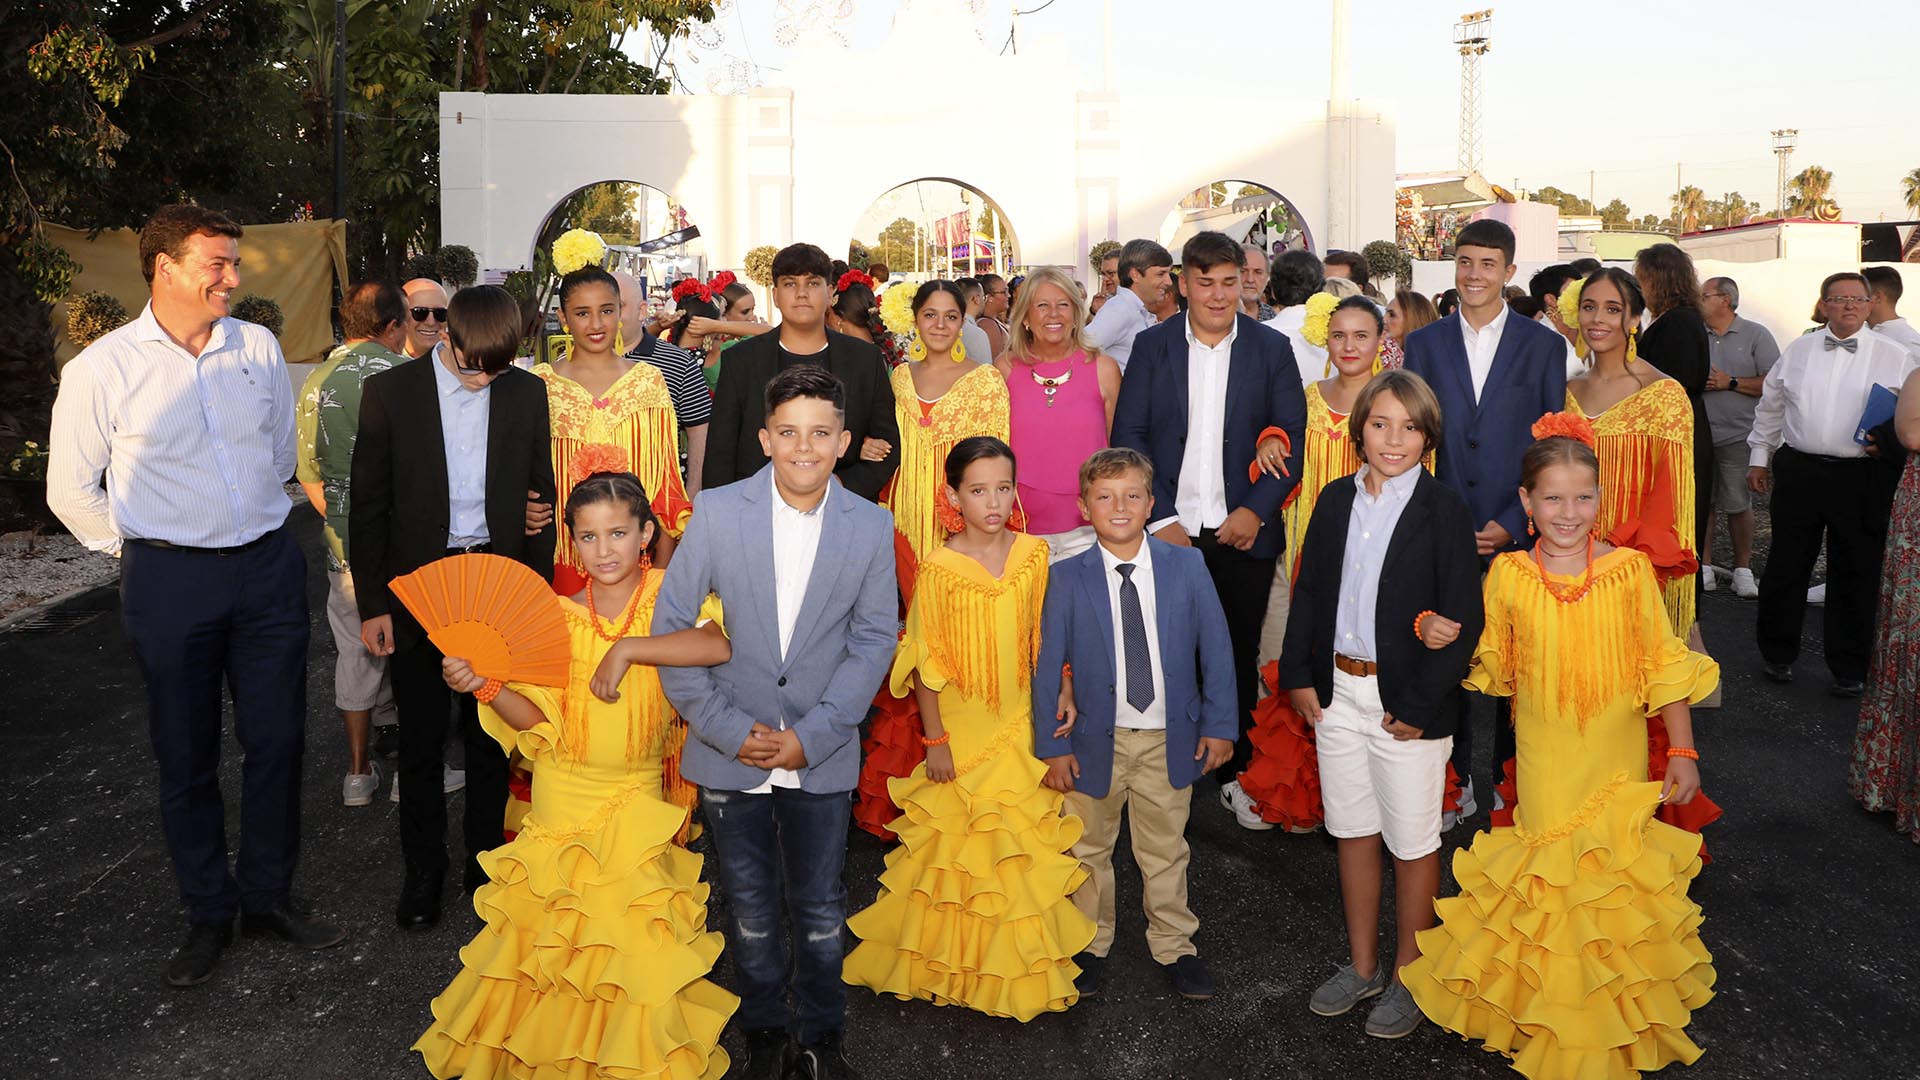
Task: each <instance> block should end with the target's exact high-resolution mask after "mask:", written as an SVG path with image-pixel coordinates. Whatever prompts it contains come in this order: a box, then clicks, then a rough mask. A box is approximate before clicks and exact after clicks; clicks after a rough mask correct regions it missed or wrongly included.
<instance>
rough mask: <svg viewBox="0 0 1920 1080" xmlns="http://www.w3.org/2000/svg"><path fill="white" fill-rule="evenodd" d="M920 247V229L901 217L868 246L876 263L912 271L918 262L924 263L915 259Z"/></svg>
mask: <svg viewBox="0 0 1920 1080" xmlns="http://www.w3.org/2000/svg"><path fill="white" fill-rule="evenodd" d="M919 245H920V237H919V229H917V228H916V227H915V226H914V224H913V222H912V221H909V220H908V219H906V218H903V217H901V218H894V219H893V220H892V221H891V222H889V223H888V224H887V226H886V228H883V229H881V230H880V236H879V238H878V239H877V240H875V241H874V242H873V243H871V244H868V245H867V251H868V252H870V253H871V255H872V257H873V260H874V261H875V262H883V263H886V264H887V266H888V267H889V268H891V269H893V270H912V269H913V268H914V266H915V265H917V262H919V261H923V260H916V259H915V258H914V255H915V252H916V250H917V249H918V248H919Z"/></svg>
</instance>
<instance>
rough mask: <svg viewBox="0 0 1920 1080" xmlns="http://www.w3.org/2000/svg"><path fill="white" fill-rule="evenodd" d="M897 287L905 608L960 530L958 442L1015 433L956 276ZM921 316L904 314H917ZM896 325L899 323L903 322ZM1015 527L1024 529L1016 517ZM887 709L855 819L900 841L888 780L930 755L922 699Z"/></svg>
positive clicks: (889, 313)
mask: <svg viewBox="0 0 1920 1080" xmlns="http://www.w3.org/2000/svg"><path fill="white" fill-rule="evenodd" d="M896 292H898V293H901V295H902V297H904V296H905V295H906V294H905V291H904V289H903V288H902V287H901V286H895V287H894V288H893V289H890V290H888V291H887V302H886V303H885V304H884V305H883V308H882V313H883V317H885V318H887V319H888V320H890V321H889V327H890V328H895V329H911V330H913V331H915V337H914V341H913V344H912V346H911V347H910V349H909V355H910V356H911V357H912V359H913V361H914V362H912V363H907V364H901V365H900V366H898V367H896V368H894V369H893V376H892V379H893V401H894V413H895V418H896V419H897V420H898V421H899V425H900V470H899V471H898V472H896V473H895V474H894V477H893V480H892V482H891V483H890V484H889V485H888V487H887V489H886V490H885V491H883V492H882V493H881V495H880V501H881V504H882V505H884V506H885V507H886V508H887V509H888V510H890V511H892V513H893V524H894V537H893V553H894V573H895V574H896V576H897V577H898V579H899V585H900V598H901V603H902V605H903V606H906V605H911V604H912V602H913V590H914V582H915V580H916V578H917V575H918V572H919V566H920V561H921V560H922V559H925V558H927V557H929V556H930V555H931V554H932V553H933V552H935V551H938V550H940V548H941V547H942V546H943V545H944V544H945V543H946V542H947V537H948V536H949V535H950V534H952V533H954V532H957V531H959V528H960V524H959V521H958V520H957V518H956V516H955V513H954V510H953V507H952V506H951V505H950V504H946V505H943V503H942V485H943V483H944V476H945V474H944V471H943V470H944V469H945V468H946V461H947V454H948V452H949V451H951V450H952V449H953V446H954V444H955V443H958V442H959V441H960V440H962V439H965V438H968V437H970V436H974V435H991V436H993V437H994V438H996V439H999V440H1000V441H1002V442H1005V441H1007V439H1008V438H1009V436H1010V432H1009V429H1008V418H1009V403H1008V397H1007V381H1006V379H1005V378H1003V377H1002V376H1001V375H1000V372H999V370H998V369H996V368H995V367H994V366H993V365H992V364H989V363H986V362H985V360H986V358H984V357H982V358H973V357H969V356H968V355H967V350H966V346H964V345H962V344H961V343H960V328H961V326H962V325H963V320H964V318H965V316H964V312H965V311H966V303H965V302H964V301H963V300H962V298H961V295H960V289H959V287H958V286H956V285H954V283H953V282H951V281H929V282H927V283H926V284H924V285H922V286H920V287H919V289H917V290H915V291H914V292H913V293H912V294H911V295H912V303H911V305H909V306H907V308H906V310H905V311H902V303H901V300H900V299H896V298H895V293H896ZM909 314H910V316H911V318H912V323H911V324H910V325H909V324H905V323H903V322H902V318H903V316H905V315H909ZM895 324H900V325H899V326H898V327H896V326H895ZM862 453H863V455H864V456H866V457H868V458H869V459H870V460H883V459H885V457H886V456H887V448H886V446H885V445H884V444H880V443H878V442H874V441H870V442H869V444H868V445H867V446H866V447H865V448H863V451H862ZM1014 527H1016V528H1018V527H1021V526H1020V524H1019V523H1018V522H1017V521H1016V522H1015V526H1014ZM874 706H875V708H876V709H877V710H878V711H877V712H876V713H875V715H874V719H873V726H872V727H871V728H870V729H869V731H868V734H867V739H866V742H865V744H864V745H863V747H862V752H863V753H864V755H865V758H864V761H863V764H862V767H861V770H860V784H859V789H858V791H859V794H858V799H857V801H856V802H855V804H854V808H853V820H854V823H855V824H856V825H858V826H860V827H861V828H862V829H865V830H866V831H868V832H870V833H872V834H874V835H875V836H878V837H880V838H881V839H884V840H891V839H892V838H893V832H892V830H890V829H889V828H888V827H887V823H888V822H890V821H892V820H893V819H894V817H895V816H896V815H898V814H899V812H900V808H899V807H896V806H895V805H894V803H893V800H892V799H891V798H889V797H888V796H887V781H889V780H892V779H894V778H895V777H900V776H905V775H907V774H908V773H909V772H912V771H913V767H914V766H915V765H918V764H919V763H920V761H921V758H922V757H923V756H924V755H923V754H922V752H921V747H920V740H919V737H918V730H919V728H918V724H919V721H918V718H917V717H916V716H915V715H914V703H913V701H912V700H911V699H909V700H907V701H896V700H895V699H894V698H893V696H892V695H890V694H888V693H887V692H886V689H885V688H884V687H883V688H881V691H880V694H879V696H878V697H876V698H875V699H874Z"/></svg>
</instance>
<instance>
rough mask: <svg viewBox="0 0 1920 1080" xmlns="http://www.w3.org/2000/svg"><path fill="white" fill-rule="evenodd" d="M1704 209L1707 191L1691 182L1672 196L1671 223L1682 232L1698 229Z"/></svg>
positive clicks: (1704, 212) (1705, 209) (1705, 208)
mask: <svg viewBox="0 0 1920 1080" xmlns="http://www.w3.org/2000/svg"><path fill="white" fill-rule="evenodd" d="M1706 211H1707V193H1706V192H1704V191H1701V190H1700V189H1699V188H1697V187H1695V186H1693V185H1692V184H1688V185H1687V186H1686V187H1683V188H1681V189H1680V193H1679V194H1677V195H1675V196H1674V197H1673V223H1674V225H1675V226H1676V227H1677V228H1678V229H1679V230H1680V231H1681V232H1683V233H1687V232H1693V231H1694V230H1696V229H1698V228H1699V227H1700V219H1701V218H1702V217H1703V216H1705V214H1706Z"/></svg>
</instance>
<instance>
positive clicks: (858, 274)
mask: <svg viewBox="0 0 1920 1080" xmlns="http://www.w3.org/2000/svg"><path fill="white" fill-rule="evenodd" d="M855 285H865V286H866V287H867V288H869V289H871V288H873V277H872V275H870V274H868V273H867V272H866V271H864V270H849V271H847V272H846V273H844V274H841V275H840V280H839V281H836V282H834V285H833V291H834V292H835V293H843V292H846V291H847V290H848V289H851V288H853V287H854V286H855Z"/></svg>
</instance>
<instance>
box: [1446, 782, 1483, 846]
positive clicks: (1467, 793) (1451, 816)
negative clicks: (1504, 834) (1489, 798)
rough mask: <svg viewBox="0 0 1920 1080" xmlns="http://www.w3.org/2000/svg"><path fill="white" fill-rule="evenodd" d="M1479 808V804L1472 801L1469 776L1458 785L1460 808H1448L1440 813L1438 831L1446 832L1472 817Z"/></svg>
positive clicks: (1471, 785)
mask: <svg viewBox="0 0 1920 1080" xmlns="http://www.w3.org/2000/svg"><path fill="white" fill-rule="evenodd" d="M1479 809H1480V804H1479V803H1476V802H1474V801H1473V779H1472V778H1471V777H1469V778H1468V779H1467V782H1466V783H1464V784H1462V785H1460V809H1458V810H1449V811H1447V812H1446V813H1444V814H1441V815H1440V831H1441V832H1446V831H1447V830H1449V829H1451V828H1453V827H1454V826H1455V825H1458V824H1460V823H1461V822H1462V821H1465V820H1466V819H1468V818H1470V817H1472V816H1473V815H1474V813H1475V811H1477V810H1479Z"/></svg>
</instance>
